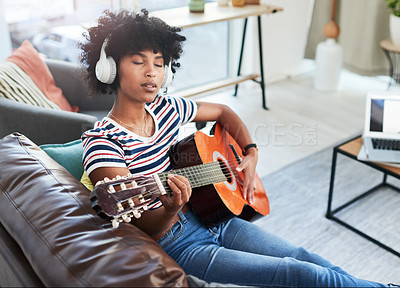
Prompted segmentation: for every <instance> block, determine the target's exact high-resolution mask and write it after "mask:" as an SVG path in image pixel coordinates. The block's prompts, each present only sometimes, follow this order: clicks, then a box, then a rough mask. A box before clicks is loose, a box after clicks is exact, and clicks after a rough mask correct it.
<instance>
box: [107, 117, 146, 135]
mask: <svg viewBox="0 0 400 288" xmlns="http://www.w3.org/2000/svg"><path fill="white" fill-rule="evenodd" d="M108 115H109V116H111V117H112V118H114V119H115V120H117V121H118V122H119V123H120V124H121V125H122V126H125V127H128V128H132V129H136V130H139V131H142V132H143V133H145V134H146V135H147V136H150V134H149V133H148V132H147V131H146V126H147V112H145V116H144V127H143V128H139V127H137V126H136V125H134V124H127V123H124V122H122V121H121V120H120V119H119V118H118V117H116V116H115V115H114V114H112V113H111V112H109V113H108Z"/></svg>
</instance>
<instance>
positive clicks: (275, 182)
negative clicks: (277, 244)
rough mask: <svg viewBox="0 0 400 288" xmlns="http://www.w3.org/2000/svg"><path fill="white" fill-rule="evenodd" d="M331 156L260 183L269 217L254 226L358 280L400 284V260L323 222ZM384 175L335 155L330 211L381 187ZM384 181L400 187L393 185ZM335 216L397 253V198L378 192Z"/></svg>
mask: <svg viewBox="0 0 400 288" xmlns="http://www.w3.org/2000/svg"><path fill="white" fill-rule="evenodd" d="M332 152H333V147H329V148H327V149H324V150H322V151H320V152H317V153H315V154H313V155H311V156H307V157H305V158H303V159H301V160H299V161H297V162H294V163H293V164H290V165H288V166H286V167H284V168H282V169H280V170H278V171H276V172H273V173H271V174H269V175H267V176H265V177H263V179H262V181H263V183H264V186H265V188H266V191H267V195H268V198H269V200H270V207H271V213H270V215H268V216H266V217H263V218H261V219H260V220H257V221H255V223H256V224H257V225H258V226H260V227H262V228H263V229H267V230H269V231H272V232H274V233H276V234H278V235H280V236H282V237H283V238H284V239H286V240H289V241H290V242H292V243H294V244H296V245H299V246H303V247H305V248H306V249H308V250H310V251H313V252H316V253H318V254H320V255H321V256H323V257H325V258H326V259H328V260H329V261H331V262H332V263H334V264H335V265H338V266H341V267H342V268H344V269H345V270H346V271H348V272H349V273H351V274H353V275H355V276H357V277H360V278H364V279H370V280H373V281H382V282H384V283H388V282H394V283H396V282H400V257H398V256H395V255H394V254H392V253H390V252H387V251H386V250H384V249H382V248H380V247H379V246H377V245H376V244H374V243H372V242H370V241H368V240H366V239H365V238H363V237H361V236H359V235H358V234H356V233H354V232H352V231H350V230H349V229H347V228H345V227H344V226H342V225H339V224H338V223H336V222H334V221H331V220H328V219H327V218H325V213H326V209H327V203H328V192H329V183H330V173H331V160H332ZM382 175H383V174H382V173H381V172H379V171H376V170H374V169H372V168H370V167H368V166H366V165H364V164H362V163H359V162H357V161H354V160H352V159H350V158H348V157H345V156H343V155H339V156H338V160H337V168H336V178H335V179H336V180H335V192H334V199H333V200H334V201H333V206H334V207H338V206H339V205H341V204H342V203H344V202H346V200H350V199H352V198H354V197H355V196H356V195H358V194H360V193H362V192H363V191H367V190H368V189H369V188H371V187H373V186H374V185H376V184H378V183H379V182H380V181H382V177H383V176H382ZM388 179H389V181H388V182H391V183H392V184H393V185H396V186H397V187H400V182H399V181H398V180H397V179H393V178H391V177H389V178H388ZM336 216H339V217H340V218H341V219H344V220H346V221H348V222H349V223H351V224H352V225H354V226H356V227H357V228H359V229H361V230H362V231H363V232H366V233H368V234H370V235H371V236H374V237H376V238H378V239H379V240H380V241H381V242H383V243H385V244H386V245H389V246H391V247H392V248H393V249H395V250H397V251H400V193H398V192H395V191H393V190H392V189H388V188H382V189H380V190H379V191H378V192H375V193H374V194H372V195H370V196H369V197H368V198H365V199H363V200H361V201H360V202H357V204H354V205H352V206H350V207H348V208H346V209H345V210H343V211H341V212H340V213H338V214H336Z"/></svg>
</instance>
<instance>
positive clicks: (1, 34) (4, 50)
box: [0, 0, 11, 61]
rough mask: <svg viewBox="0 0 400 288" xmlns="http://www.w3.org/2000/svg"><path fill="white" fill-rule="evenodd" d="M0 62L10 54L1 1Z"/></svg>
mask: <svg viewBox="0 0 400 288" xmlns="http://www.w3.org/2000/svg"><path fill="white" fill-rule="evenodd" d="M0 43H1V45H0V61H3V60H4V59H6V58H7V57H8V56H9V55H10V54H11V39H10V32H9V31H8V26H7V23H6V20H5V15H4V5H3V0H0Z"/></svg>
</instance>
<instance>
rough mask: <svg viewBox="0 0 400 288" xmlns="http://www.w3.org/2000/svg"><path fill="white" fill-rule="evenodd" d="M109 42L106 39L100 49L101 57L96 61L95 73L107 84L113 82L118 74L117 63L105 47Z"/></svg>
mask: <svg viewBox="0 0 400 288" xmlns="http://www.w3.org/2000/svg"><path fill="white" fill-rule="evenodd" d="M107 43H108V39H106V40H104V43H103V45H102V46H101V50H100V59H99V61H97V63H96V67H95V74H96V78H97V79H98V80H99V81H100V82H102V83H105V84H111V83H113V82H114V80H115V77H116V76H117V64H116V63H115V60H114V59H113V58H112V57H111V56H108V57H107V56H106V51H105V47H106V45H107Z"/></svg>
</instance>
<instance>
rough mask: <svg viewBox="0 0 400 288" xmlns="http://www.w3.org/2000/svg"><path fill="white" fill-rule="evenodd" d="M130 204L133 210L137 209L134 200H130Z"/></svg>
mask: <svg viewBox="0 0 400 288" xmlns="http://www.w3.org/2000/svg"><path fill="white" fill-rule="evenodd" d="M128 203H129V206H130V207H131V208H133V207H135V202H133V200H132V199H129V200H128Z"/></svg>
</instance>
